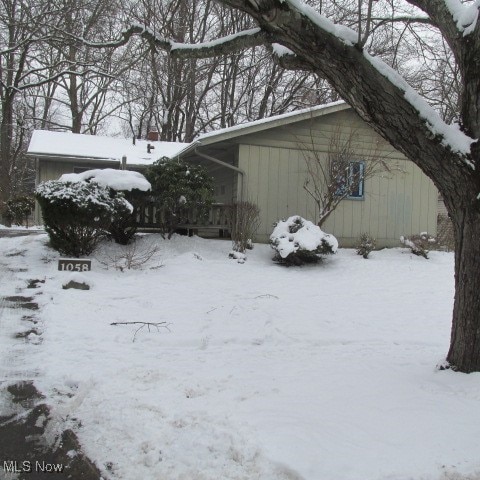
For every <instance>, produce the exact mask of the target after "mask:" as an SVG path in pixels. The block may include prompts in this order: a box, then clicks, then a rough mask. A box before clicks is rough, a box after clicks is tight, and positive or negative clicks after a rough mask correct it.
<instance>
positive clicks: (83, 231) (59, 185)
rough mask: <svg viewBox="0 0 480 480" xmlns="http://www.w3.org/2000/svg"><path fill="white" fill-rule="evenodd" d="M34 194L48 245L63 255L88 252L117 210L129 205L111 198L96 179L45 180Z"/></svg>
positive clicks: (75, 255)
mask: <svg viewBox="0 0 480 480" xmlns="http://www.w3.org/2000/svg"><path fill="white" fill-rule="evenodd" d="M35 197H36V199H37V200H38V203H39V204H40V207H41V209H42V216H43V221H44V224H45V231H46V232H47V233H48V235H49V237H50V245H51V246H52V248H54V249H55V250H57V251H59V252H60V253H62V254H64V255H69V256H74V257H79V256H81V255H89V254H90V253H92V251H93V250H94V249H95V247H96V246H97V244H98V242H99V241H100V240H101V238H102V237H104V236H105V232H106V230H107V229H108V228H109V227H110V225H111V223H112V219H113V218H115V215H116V214H117V212H118V211H119V210H121V211H123V210H129V211H130V212H131V208H132V207H131V205H130V204H129V203H128V202H127V201H126V200H125V199H123V198H112V196H111V190H110V189H109V188H107V187H105V186H101V185H99V184H97V183H87V182H83V181H82V182H73V183H72V182H63V181H59V180H49V181H47V182H44V183H41V184H40V185H39V186H38V187H37V189H36V191H35Z"/></svg>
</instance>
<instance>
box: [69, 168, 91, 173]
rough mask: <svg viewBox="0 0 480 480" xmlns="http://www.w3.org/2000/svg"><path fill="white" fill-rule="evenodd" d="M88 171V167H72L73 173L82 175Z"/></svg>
mask: <svg viewBox="0 0 480 480" xmlns="http://www.w3.org/2000/svg"><path fill="white" fill-rule="evenodd" d="M88 170H91V168H88V167H73V173H83V172H86V171H88Z"/></svg>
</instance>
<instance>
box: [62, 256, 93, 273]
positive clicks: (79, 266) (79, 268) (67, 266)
mask: <svg viewBox="0 0 480 480" xmlns="http://www.w3.org/2000/svg"><path fill="white" fill-rule="evenodd" d="M58 269H59V270H60V271H62V272H89V271H90V270H91V269H92V261H91V260H81V259H78V258H60V259H59V260H58Z"/></svg>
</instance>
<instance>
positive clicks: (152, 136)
mask: <svg viewBox="0 0 480 480" xmlns="http://www.w3.org/2000/svg"><path fill="white" fill-rule="evenodd" d="M158 138H159V134H158V130H157V127H150V129H149V130H148V133H147V140H150V141H151V142H158Z"/></svg>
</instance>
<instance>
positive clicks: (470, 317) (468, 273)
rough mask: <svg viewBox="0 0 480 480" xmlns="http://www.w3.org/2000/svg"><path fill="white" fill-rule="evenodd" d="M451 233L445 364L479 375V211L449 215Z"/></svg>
mask: <svg viewBox="0 0 480 480" xmlns="http://www.w3.org/2000/svg"><path fill="white" fill-rule="evenodd" d="M450 216H451V217H452V221H453V228H454V232H455V304H454V308H453V322H452V335H451V342H450V350H449V352H448V356H447V361H448V362H449V363H450V364H451V366H452V368H454V369H455V370H459V371H461V372H465V373H470V372H478V371H480V210H479V208H478V206H473V205H472V206H471V207H470V208H467V209H462V210H460V209H458V208H457V210H456V211H455V212H454V214H453V215H452V214H450Z"/></svg>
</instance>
